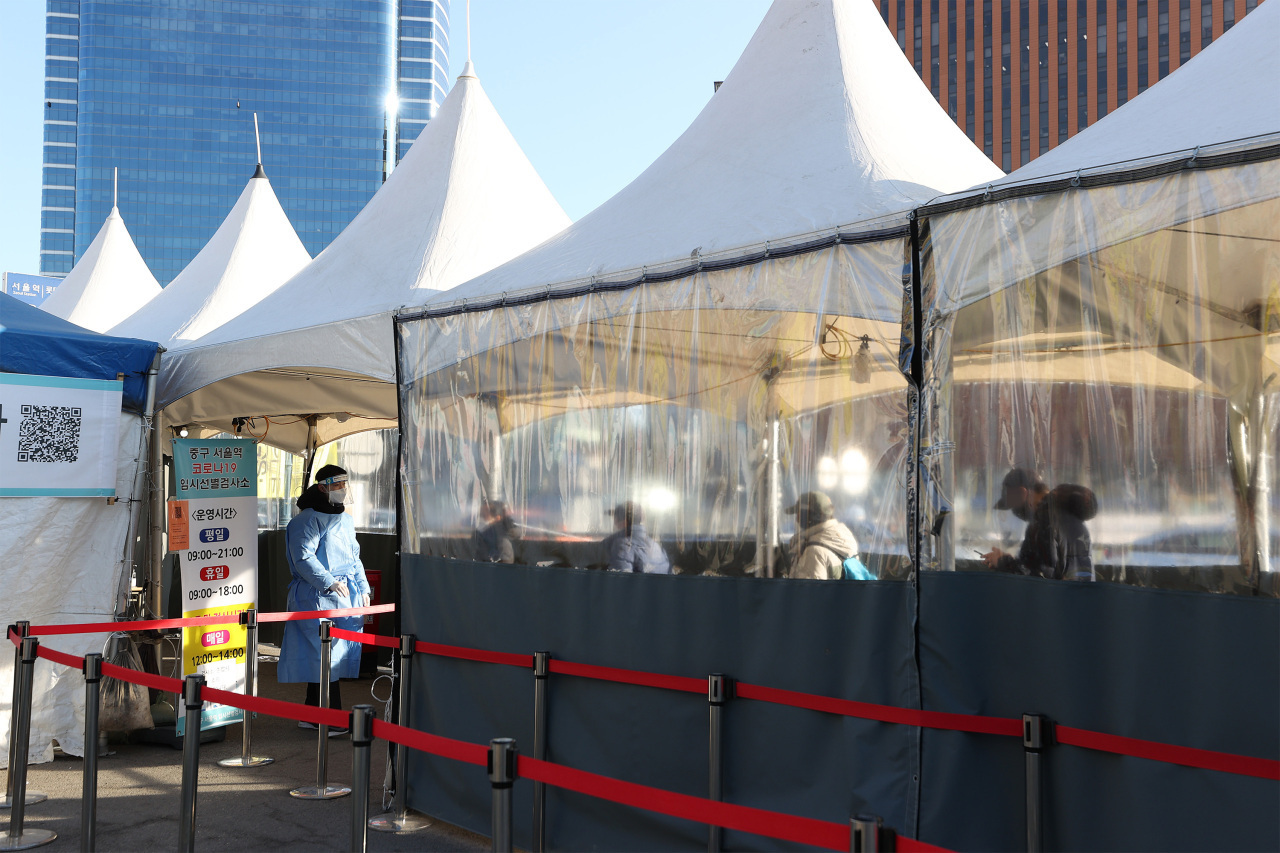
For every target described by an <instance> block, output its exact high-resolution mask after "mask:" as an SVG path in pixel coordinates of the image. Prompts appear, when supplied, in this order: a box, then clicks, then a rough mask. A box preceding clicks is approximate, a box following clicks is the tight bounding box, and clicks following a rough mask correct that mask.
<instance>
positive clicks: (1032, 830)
mask: <svg viewBox="0 0 1280 853" xmlns="http://www.w3.org/2000/svg"><path fill="white" fill-rule="evenodd" d="M1052 743H1053V723H1051V722H1050V721H1049V720H1048V719H1046V718H1045V717H1043V716H1041V715H1040V714H1023V715H1022V750H1023V752H1024V753H1025V754H1026V757H1027V853H1040V851H1042V850H1044V816H1043V813H1042V807H1043V803H1044V756H1043V755H1042V752H1043V750H1044V748H1045V747H1047V746H1049V745H1051V744H1052Z"/></svg>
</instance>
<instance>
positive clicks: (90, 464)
mask: <svg viewBox="0 0 1280 853" xmlns="http://www.w3.org/2000/svg"><path fill="white" fill-rule="evenodd" d="M123 390H124V382H122V381H119V380H114V379H113V380H102V379H69V378H65V377H60V376H28V375H26V374H21V373H4V374H0V497H115V494H116V437H117V430H118V428H119V423H120V397H121V395H122V393H123Z"/></svg>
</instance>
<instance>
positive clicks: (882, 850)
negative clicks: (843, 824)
mask: <svg viewBox="0 0 1280 853" xmlns="http://www.w3.org/2000/svg"><path fill="white" fill-rule="evenodd" d="M897 841H898V835H897V833H895V832H894V831H893V830H892V829H889V828H888V827H887V826H885V825H884V821H883V820H881V819H880V818H878V817H875V816H872V815H858V816H857V817H854V818H851V819H850V820H849V849H850V850H851V851H853V853H893V851H894V850H895V849H897Z"/></svg>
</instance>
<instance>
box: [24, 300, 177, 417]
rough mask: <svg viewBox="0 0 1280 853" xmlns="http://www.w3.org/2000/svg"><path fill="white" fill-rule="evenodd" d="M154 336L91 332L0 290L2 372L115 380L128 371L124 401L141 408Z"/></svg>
mask: <svg viewBox="0 0 1280 853" xmlns="http://www.w3.org/2000/svg"><path fill="white" fill-rule="evenodd" d="M155 354H156V345H155V344H154V343H152V342H151V341H140V340H134V339H132V338H120V337H112V336H108V335H100V334H98V333H97V332H91V331H89V330H88V329H84V328H81V327H80V326H77V325H75V324H74V323H68V322H67V321H66V320H63V319H61V318H58V317H54V316H51V315H49V314H46V313H45V312H44V311H41V310H40V309H39V308H37V307H35V306H34V305H28V304H27V303H25V302H23V301H22V300H20V299H14V298H13V297H12V296H8V295H6V294H3V293H0V373H27V374H33V375H37V376H68V377H72V378H77V379H115V378H116V375H117V374H120V373H123V374H124V377H125V378H124V406H125V408H127V409H132V410H136V411H141V410H142V408H143V406H144V405H145V403H146V390H147V388H146V385H147V383H146V373H147V370H148V369H149V368H150V367H151V361H152V359H153V358H155Z"/></svg>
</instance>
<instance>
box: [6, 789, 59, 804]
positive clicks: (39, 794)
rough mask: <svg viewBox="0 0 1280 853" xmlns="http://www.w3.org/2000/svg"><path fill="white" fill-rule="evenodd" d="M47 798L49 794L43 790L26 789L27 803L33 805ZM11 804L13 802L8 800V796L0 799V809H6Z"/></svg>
mask: <svg viewBox="0 0 1280 853" xmlns="http://www.w3.org/2000/svg"><path fill="white" fill-rule="evenodd" d="M47 799H49V795H48V794H46V793H45V792H44V791H33V790H31V789H30V788H28V789H27V803H26V804H27V805H29V806H34V805H35V804H36V803H43V802H44V801H45V800H47ZM12 805H13V803H12V802H10V801H9V797H8V796H6V797H5V798H4V799H3V800H0V809H7V808H9V807H10V806H12Z"/></svg>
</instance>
